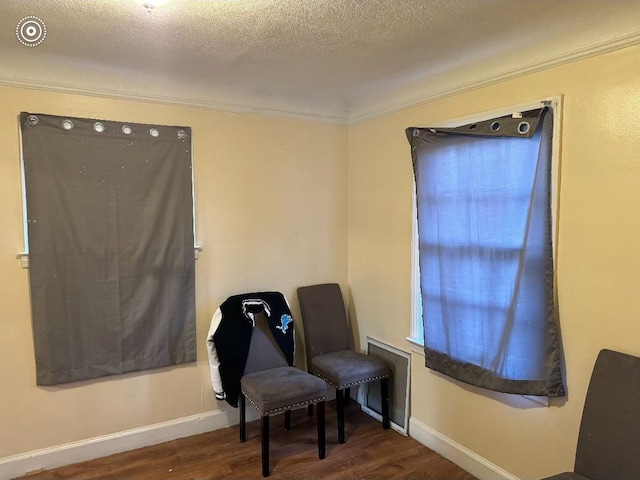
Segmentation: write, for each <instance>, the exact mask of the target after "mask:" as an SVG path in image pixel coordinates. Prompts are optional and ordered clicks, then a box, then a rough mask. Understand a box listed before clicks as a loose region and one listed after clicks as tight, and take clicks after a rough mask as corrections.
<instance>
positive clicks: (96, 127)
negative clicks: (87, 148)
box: [93, 122, 104, 133]
mask: <svg viewBox="0 0 640 480" xmlns="http://www.w3.org/2000/svg"><path fill="white" fill-rule="evenodd" d="M93 129H94V130H95V131H96V132H98V133H102V132H104V125H103V124H102V123H100V122H96V123H94V124H93Z"/></svg>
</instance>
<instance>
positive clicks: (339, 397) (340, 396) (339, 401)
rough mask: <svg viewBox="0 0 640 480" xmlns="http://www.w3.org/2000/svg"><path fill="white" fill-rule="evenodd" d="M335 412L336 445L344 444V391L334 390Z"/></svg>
mask: <svg viewBox="0 0 640 480" xmlns="http://www.w3.org/2000/svg"><path fill="white" fill-rule="evenodd" d="M336 411H337V413H338V443H344V390H336Z"/></svg>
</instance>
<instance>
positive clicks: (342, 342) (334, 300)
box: [298, 283, 350, 362]
mask: <svg viewBox="0 0 640 480" xmlns="http://www.w3.org/2000/svg"><path fill="white" fill-rule="evenodd" d="M298 300H299V301H300V313H301V315H302V326H303V328H304V341H305V349H306V353H307V362H309V361H310V360H311V359H312V358H313V357H316V356H318V355H322V354H325V353H332V352H338V351H340V350H349V348H350V342H349V339H350V336H349V323H348V321H347V314H346V311H345V307H344V301H343V300H342V292H341V291H340V286H339V285H338V284H337V283H325V284H321V285H310V286H307V287H300V288H298Z"/></svg>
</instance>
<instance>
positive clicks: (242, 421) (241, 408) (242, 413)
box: [238, 393, 247, 443]
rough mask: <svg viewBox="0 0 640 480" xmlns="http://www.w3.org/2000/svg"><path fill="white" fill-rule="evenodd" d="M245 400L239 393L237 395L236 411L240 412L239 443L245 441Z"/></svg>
mask: <svg viewBox="0 0 640 480" xmlns="http://www.w3.org/2000/svg"><path fill="white" fill-rule="evenodd" d="M245 403H246V402H245V398H244V395H243V394H242V393H241V394H240V395H238V410H239V411H240V443H244V442H245V441H246V440H247V415H246V411H245Z"/></svg>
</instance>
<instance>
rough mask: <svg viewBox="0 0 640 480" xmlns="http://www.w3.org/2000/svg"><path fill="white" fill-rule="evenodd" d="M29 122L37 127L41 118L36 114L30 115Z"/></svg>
mask: <svg viewBox="0 0 640 480" xmlns="http://www.w3.org/2000/svg"><path fill="white" fill-rule="evenodd" d="M27 123H28V124H29V125H31V126H32V127H35V126H36V125H37V124H38V123H40V119H39V118H38V117H36V116H35V115H29V116H28V117H27Z"/></svg>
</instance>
